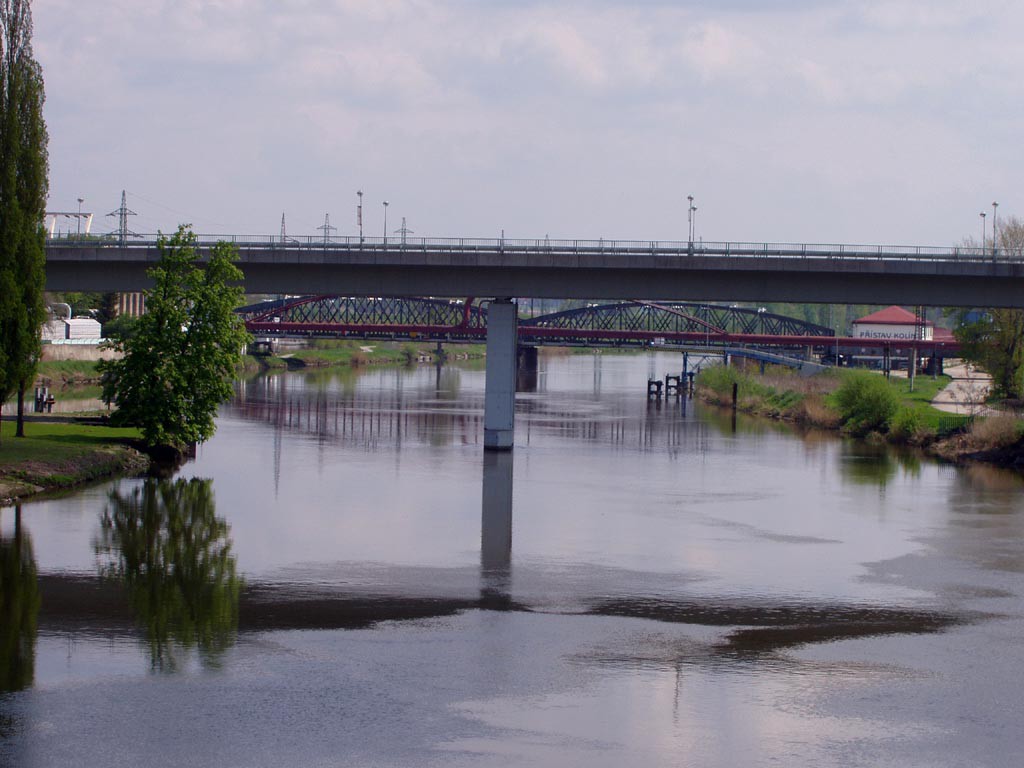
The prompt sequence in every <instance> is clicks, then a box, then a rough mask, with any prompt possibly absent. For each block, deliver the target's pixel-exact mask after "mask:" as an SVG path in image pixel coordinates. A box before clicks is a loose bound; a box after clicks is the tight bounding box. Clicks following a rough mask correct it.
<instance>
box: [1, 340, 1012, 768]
mask: <svg viewBox="0 0 1024 768" xmlns="http://www.w3.org/2000/svg"><path fill="white" fill-rule="evenodd" d="M678 366H679V359H678V356H676V355H671V354H668V353H651V354H650V355H622V356H616V355H571V356H564V357H550V358H544V357H542V358H541V362H540V371H539V373H538V376H537V379H536V381H535V382H533V381H531V382H528V385H529V386H528V389H530V390H532V391H528V392H523V393H521V394H519V395H518V396H517V417H516V418H517V422H516V447H515V450H514V452H513V453H512V454H505V455H485V454H484V452H483V424H482V418H483V387H484V374H483V370H482V368H480V367H476V368H473V367H468V368H455V367H445V368H442V369H435V368H433V367H429V366H423V367H416V368H411V369H407V370H390V369H389V370H369V371H364V372H360V373H352V372H347V371H346V372H339V371H321V372H316V373H312V374H306V375H303V374H298V373H282V374H277V375H272V376H265V377H258V378H255V379H251V380H248V381H245V382H241V383H239V385H238V391H237V395H236V397H235V399H234V400H233V401H232V402H231V403H229V404H228V405H226V406H225V407H224V408H223V409H222V412H221V415H220V417H219V420H218V431H217V434H216V436H215V437H214V438H213V439H212V440H211V441H210V442H208V443H207V444H205V445H202V446H201V447H200V449H199V451H198V455H197V457H196V459H195V460H194V461H192V462H190V463H189V464H187V465H186V466H185V467H184V468H183V469H182V470H181V471H180V472H179V473H178V474H177V475H176V476H175V477H174V478H173V479H170V480H164V481H155V480H150V481H144V480H121V481H117V482H112V483H106V484H103V485H99V486H95V487H91V488H88V489H85V490H82V491H80V492H77V493H74V494H73V495H69V496H65V497H62V498H57V499H51V500H44V501H37V502H33V503H31V504H25V505H23V506H22V507H21V509H20V513H16V512H15V510H13V509H4V510H2V512H0V575H2V578H3V582H2V584H3V599H4V605H3V614H2V615H0V619H2V620H3V622H4V626H3V627H2V628H0V643H2V645H0V652H2V654H0V671H2V679H0V764H4V765H16V766H23V767H24V768H31V767H35V766H78V765H82V766H117V765H147V766H213V765H216V766H412V765H415V766H421V765H444V766H548V765H550V766H581V767H582V766H586V767H587V768H594V767H595V766H622V765H644V766H747V765H751V766H760V765H815V766H861V765H863V766H878V765H886V766H1016V765H1019V764H1020V760H1021V758H1020V755H1021V754H1022V753H1024V736H1022V735H1021V733H1022V732H1021V726H1020V722H1021V715H1022V704H1021V702H1022V696H1021V691H1022V690H1024V642H1022V640H1021V638H1022V637H1024V536H1022V534H1024V493H1022V490H1024V483H1022V481H1021V478H1020V477H1019V476H1018V475H1015V474H1011V473H1007V472H1004V471H1000V470H996V469H992V468H986V467H976V468H970V469H958V468H954V467H951V466H944V465H940V464H937V463H934V462H932V461H929V460H925V459H922V458H920V457H917V456H915V455H913V454H904V453H899V452H896V451H893V450H890V449H887V448H884V447H872V446H868V445H865V444H863V443H858V442H854V441H847V440H841V439H838V438H836V437H834V436H830V435H824V434H820V433H810V434H796V433H794V432H793V431H792V430H790V429H788V428H785V427H783V426H781V425H775V424H771V423H767V422H764V421H759V420H756V419H752V418H747V417H744V416H742V415H740V416H739V417H738V418H733V417H732V416H731V414H729V413H728V412H725V413H723V412H722V411H717V410H713V409H709V408H705V407H702V406H701V405H700V404H698V403H695V402H693V401H689V402H687V401H683V402H679V401H676V400H669V401H667V402H661V403H656V402H650V401H648V400H646V398H645V394H644V392H645V384H646V380H647V378H648V376H649V375H651V376H656V377H660V376H663V375H664V374H665V373H666V372H669V371H672V370H673V369H676V368H678Z"/></svg>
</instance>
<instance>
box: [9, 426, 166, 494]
mask: <svg viewBox="0 0 1024 768" xmlns="http://www.w3.org/2000/svg"><path fill="white" fill-rule="evenodd" d="M14 426H15V425H14V422H13V421H3V422H0V504H10V503H13V502H14V501H15V500H18V499H23V498H26V497H28V496H32V495H35V494H37V493H43V492H45V491H55V490H60V489H64V488H71V487H74V486H76V485H81V484H83V483H87V482H91V481H94V480H102V479H105V478H109V477H116V476H118V475H124V474H135V473H138V472H142V471H144V470H145V469H146V468H147V467H148V465H149V460H148V459H147V458H146V457H145V456H144V455H142V454H141V453H139V452H138V451H137V450H135V449H134V448H133V447H132V441H134V440H136V439H138V438H139V432H138V430H135V429H114V428H112V427H106V426H99V425H92V424H78V423H66V422H60V423H54V422H39V421H35V420H30V421H29V422H28V423H27V424H26V425H25V432H26V434H27V435H28V436H27V437H24V438H15V437H14Z"/></svg>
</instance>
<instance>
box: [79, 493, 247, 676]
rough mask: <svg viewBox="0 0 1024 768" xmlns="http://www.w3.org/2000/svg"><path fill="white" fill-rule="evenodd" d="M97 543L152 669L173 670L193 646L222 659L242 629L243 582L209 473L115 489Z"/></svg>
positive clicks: (210, 659)
mask: <svg viewBox="0 0 1024 768" xmlns="http://www.w3.org/2000/svg"><path fill="white" fill-rule="evenodd" d="M94 549H95V551H96V555H97V557H98V559H99V570H100V575H101V576H103V577H105V578H109V579H113V580H115V581H117V582H119V583H120V584H121V585H123V586H124V587H125V591H126V593H127V595H128V599H129V601H130V602H131V606H132V610H133V612H134V614H135V620H136V622H137V623H138V624H139V626H140V627H141V628H142V629H143V630H144V631H145V633H146V638H147V640H148V641H149V648H150V662H151V664H152V667H153V669H156V670H161V671H174V670H175V669H176V668H178V666H179V662H178V658H177V656H178V655H179V653H180V651H181V650H188V649H191V648H197V649H198V650H199V653H200V658H201V660H202V662H203V663H204V664H205V665H207V666H217V664H218V662H219V658H220V656H221V654H222V653H223V652H224V651H225V650H226V649H228V648H230V647H231V645H232V644H233V643H234V640H235V636H236V633H237V631H238V600H239V596H240V594H241V590H242V586H243V582H242V579H241V578H240V577H239V576H238V575H237V572H236V561H235V556H234V555H233V554H232V553H231V538H230V527H229V526H228V524H227V522H226V521H225V520H224V519H223V518H220V517H217V514H216V504H215V503H214V496H213V489H212V486H211V483H210V481H209V480H198V479H193V480H177V481H174V482H171V481H167V480H160V481H158V480H147V481H146V482H145V484H144V485H142V486H141V487H136V488H135V489H134V490H132V492H131V493H122V492H121V491H120V490H115V491H113V492H112V493H111V494H110V497H109V501H108V504H107V508H106V509H105V510H104V512H103V516H102V517H101V519H100V533H99V536H98V537H97V539H96V540H95V542H94Z"/></svg>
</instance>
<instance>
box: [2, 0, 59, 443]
mask: <svg viewBox="0 0 1024 768" xmlns="http://www.w3.org/2000/svg"><path fill="white" fill-rule="evenodd" d="M43 101H44V89H43V73H42V69H41V68H40V66H39V63H38V62H37V61H36V60H35V58H34V57H33V55H32V4H31V2H30V0H0V402H2V401H4V400H7V399H8V398H9V397H10V396H11V395H12V394H13V393H15V392H17V393H18V395H19V397H18V426H17V434H18V435H19V436H23V435H24V412H23V406H22V400H23V395H24V392H25V390H26V389H27V388H28V386H29V385H30V384H31V383H32V380H33V379H34V377H35V371H36V365H37V363H38V361H39V353H40V349H41V340H40V335H39V328H40V326H41V325H42V323H43V320H44V319H45V307H44V304H43V288H44V286H45V280H46V276H45V265H46V231H45V229H44V224H43V219H44V216H45V213H46V197H47V193H48V188H49V181H48V176H49V159H48V154H47V133H46V124H45V122H44V120H43Z"/></svg>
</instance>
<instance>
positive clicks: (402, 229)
mask: <svg viewBox="0 0 1024 768" xmlns="http://www.w3.org/2000/svg"><path fill="white" fill-rule="evenodd" d="M395 234H396V235H401V236H402V245H405V236H406V235H415V234H416V233H415V232H413V231H412V230H411V229H409V228H408V227H407V226H405V216H403V217H402V226H401V227H399V228H398V229H396V230H395Z"/></svg>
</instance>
